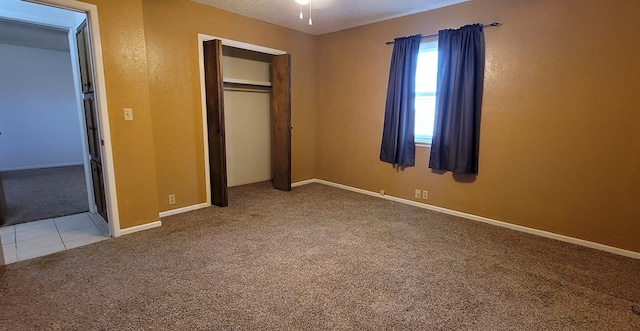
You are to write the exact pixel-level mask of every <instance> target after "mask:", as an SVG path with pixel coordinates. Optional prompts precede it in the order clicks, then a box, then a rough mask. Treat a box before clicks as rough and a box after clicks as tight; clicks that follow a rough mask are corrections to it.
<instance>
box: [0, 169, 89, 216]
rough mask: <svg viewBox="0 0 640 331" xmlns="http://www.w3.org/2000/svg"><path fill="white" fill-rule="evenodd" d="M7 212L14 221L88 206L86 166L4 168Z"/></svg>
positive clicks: (60, 213)
mask: <svg viewBox="0 0 640 331" xmlns="http://www.w3.org/2000/svg"><path fill="white" fill-rule="evenodd" d="M2 181H3V182H4V193H5V198H6V201H7V214H6V220H5V223H4V224H1V225H13V224H18V223H24V222H29V221H36V220H42V219H47V218H53V217H60V216H66V215H72V214H78V213H83V212H86V211H88V210H89V203H88V200H87V184H86V181H85V176H84V167H83V166H81V165H80V166H69V167H56V168H42V169H31V170H16V171H3V172H2Z"/></svg>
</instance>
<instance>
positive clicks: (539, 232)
mask: <svg viewBox="0 0 640 331" xmlns="http://www.w3.org/2000/svg"><path fill="white" fill-rule="evenodd" d="M311 183H319V184H324V185H328V186H333V187H336V188H340V189H343V190H348V191H352V192H357V193H361V194H366V195H370V196H373V197H377V198H382V199H387V200H391V201H396V202H400V203H404V204H407V205H411V206H415V207H419V208H424V209H429V210H433V211H437V212H440V213H444V214H449V215H453V216H458V217H462V218H466V219H470V220H473V221H478V222H483V223H487V224H491V225H495V226H500V227H503V228H508V229H512V230H516V231H520V232H526V233H529V234H533V235H536V236H541V237H545V238H550V239H555V240H560V241H564V242H568V243H572V244H576V245H580V246H585V247H589V248H594V249H597V250H601V251H605V252H609V253H613V254H617V255H622V256H626V257H630V258H634V259H640V252H634V251H629V250H626V249H622V248H617V247H613V246H607V245H603V244H599V243H595V242H592V241H587V240H583V239H578V238H573V237H569V236H564V235H561V234H557V233H553V232H548V231H543V230H538V229H533V228H528V227H526V226H521V225H516V224H511V223H507V222H503V221H498V220H494V219H491V218H487V217H482V216H478V215H473V214H468V213H464V212H460V211H457V210H452V209H447V208H442V207H438V206H433V205H429V204H426V203H421V202H416V201H411V200H407V199H402V198H398V197H394V196H390V195H382V194H380V193H376V192H371V191H367V190H363V189H359V188H355V187H351V186H347V185H342V184H338V183H334V182H329V181H326V180H321V179H308V180H305V181H301V182H297V183H293V184H291V186H292V187H295V186H301V185H306V184H311Z"/></svg>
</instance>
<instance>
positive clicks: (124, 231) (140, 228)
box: [118, 221, 162, 236]
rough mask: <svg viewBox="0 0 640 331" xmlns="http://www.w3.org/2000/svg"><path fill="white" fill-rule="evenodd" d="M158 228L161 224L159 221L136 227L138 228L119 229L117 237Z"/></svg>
mask: <svg viewBox="0 0 640 331" xmlns="http://www.w3.org/2000/svg"><path fill="white" fill-rule="evenodd" d="M159 226H162V222H161V221H155V222H151V223H147V224H142V225H138V226H132V227H130V228H126V229H120V231H118V236H122V235H125V234H131V233H134V232H138V231H143V230H149V229H153V228H157V227H159Z"/></svg>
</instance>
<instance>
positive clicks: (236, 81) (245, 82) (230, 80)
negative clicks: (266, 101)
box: [224, 78, 271, 86]
mask: <svg viewBox="0 0 640 331" xmlns="http://www.w3.org/2000/svg"><path fill="white" fill-rule="evenodd" d="M224 82H225V83H231V84H242V85H255V86H271V82H263V81H259V80H248V79H236V78H225V79H224Z"/></svg>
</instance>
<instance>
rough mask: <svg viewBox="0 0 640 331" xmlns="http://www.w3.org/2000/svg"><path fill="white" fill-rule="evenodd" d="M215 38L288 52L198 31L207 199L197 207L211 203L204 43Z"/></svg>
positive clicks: (274, 52)
mask: <svg viewBox="0 0 640 331" xmlns="http://www.w3.org/2000/svg"><path fill="white" fill-rule="evenodd" d="M214 39H218V40H220V41H222V45H223V46H231V47H235V48H241V49H246V50H249V51H255V52H260V53H265V54H270V55H283V54H287V52H285V51H282V50H279V49H275V48H269V47H264V46H259V45H254V44H249V43H245V42H242V41H236V40H231V39H226V38H220V37H216V36H211V35H207V34H202V33H198V65H199V67H200V102H201V104H202V107H201V108H202V142H203V146H204V151H203V152H204V177H205V178H204V179H205V192H206V197H207V200H206V202H205V203H204V204H202V206H200V205H198V206H197V207H208V206H210V205H211V174H210V163H209V129H208V127H207V92H206V85H205V77H204V72H205V68H204V46H203V43H204V42H205V41H211V40H214Z"/></svg>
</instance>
